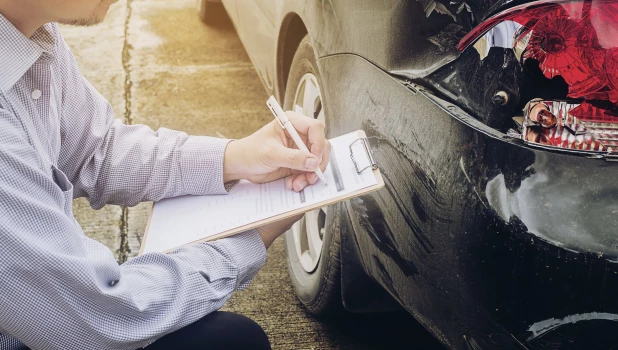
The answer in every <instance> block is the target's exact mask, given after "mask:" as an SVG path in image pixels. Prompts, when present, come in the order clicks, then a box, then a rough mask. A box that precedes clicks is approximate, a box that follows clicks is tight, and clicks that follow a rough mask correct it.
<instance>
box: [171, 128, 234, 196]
mask: <svg viewBox="0 0 618 350" xmlns="http://www.w3.org/2000/svg"><path fill="white" fill-rule="evenodd" d="M230 141H231V140H228V139H220V138H216V137H208V136H189V137H188V139H187V141H186V142H185V143H184V145H182V148H181V156H180V169H181V174H182V183H183V194H192V195H208V194H227V193H228V191H229V190H230V189H231V187H232V186H230V185H229V184H228V185H227V186H226V184H224V183H223V158H224V155H225V148H226V147H227V144H228V143H229V142H230Z"/></svg>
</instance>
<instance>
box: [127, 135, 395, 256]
mask: <svg viewBox="0 0 618 350" xmlns="http://www.w3.org/2000/svg"><path fill="white" fill-rule="evenodd" d="M356 135H357V136H358V137H357V138H356V140H355V141H353V142H352V143H351V144H350V145H349V151H350V158H351V160H352V162H353V164H354V168H355V170H356V173H357V174H359V175H360V174H362V173H364V172H365V171H372V172H373V174H374V176H375V181H376V184H375V185H371V186H368V187H364V188H361V189H359V190H356V191H353V192H348V193H346V194H343V195H341V196H337V197H333V198H329V199H328V200H325V201H320V202H317V203H313V204H310V205H307V206H303V207H301V208H298V209H294V210H290V211H286V212H284V213H281V214H278V215H274V216H271V217H268V218H265V219H262V220H257V221H254V222H251V223H249V224H246V225H242V226H238V227H234V228H232V229H229V230H226V231H223V232H220V233H217V234H214V235H211V236H208V237H205V238H202V239H196V240H194V241H191V242H188V243H185V244H181V245H178V246H175V247H172V248H169V249H167V250H164V251H163V252H164V253H169V252H171V251H174V250H176V249H178V248H180V247H182V246H184V245H187V244H194V243H198V242H209V241H214V240H218V239H221V238H226V237H230V236H233V235H235V234H238V233H242V232H245V231H248V230H251V229H254V228H257V227H260V226H263V225H266V224H269V223H272V222H276V221H280V220H283V219H286V218H289V217H292V216H296V215H299V214H303V213H306V212H310V211H312V210H315V209H318V208H322V207H325V206H328V205H332V204H336V203H339V202H342V201H345V200H347V199H350V198H354V197H358V196H361V195H364V194H368V193H371V192H374V191H377V190H379V189H381V188H382V187H384V180H383V179H382V174H381V173H380V169H379V168H378V165H377V164H376V162H375V159H374V157H373V152H372V150H371V146H370V145H369V141H368V139H367V136H366V134H365V132H364V131H363V130H358V131H356ZM355 150H356V151H355ZM359 151H360V152H362V155H363V156H365V157H363V158H364V159H360V158H361V157H359V156H360V154H357V153H355V152H359ZM363 160H364V161H365V162H363ZM156 205H157V203H155V204H154V205H153V207H152V210H151V212H150V216H149V218H148V223H147V224H146V231H145V233H144V237H143V239H142V244H141V247H140V250H139V254H138V255H142V254H144V249H145V247H146V243H147V242H148V233H149V231H150V228H151V223H152V218H153V213H154V208H155V206H156Z"/></svg>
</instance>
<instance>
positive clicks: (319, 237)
mask: <svg viewBox="0 0 618 350" xmlns="http://www.w3.org/2000/svg"><path fill="white" fill-rule="evenodd" d="M293 109H294V111H295V112H297V113H300V114H303V115H306V116H309V117H313V118H315V119H318V120H322V121H324V122H325V117H324V109H323V108H322V96H321V94H320V85H319V84H318V79H317V78H316V76H315V75H313V74H312V73H307V74H305V75H304V76H303V77H302V78H301V79H300V82H299V83H298V87H297V88H296V94H295V96H294V105H293ZM325 232H326V207H323V208H320V209H316V210H313V211H310V212H308V213H306V214H305V216H304V217H303V218H302V219H301V220H300V221H299V222H297V223H296V224H294V226H292V237H293V240H294V247H295V248H296V254H297V255H298V258H299V261H300V264H301V266H302V268H303V270H305V271H306V272H307V273H312V272H314V271H315V269H316V268H317V266H318V263H319V262H320V257H321V255H322V244H323V240H324V234H325Z"/></svg>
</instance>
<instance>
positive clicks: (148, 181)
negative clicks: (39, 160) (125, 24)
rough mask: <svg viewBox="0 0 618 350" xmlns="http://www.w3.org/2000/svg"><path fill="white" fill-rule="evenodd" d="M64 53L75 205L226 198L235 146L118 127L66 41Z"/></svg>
mask: <svg viewBox="0 0 618 350" xmlns="http://www.w3.org/2000/svg"><path fill="white" fill-rule="evenodd" d="M60 40H61V39H60ZM58 46H59V47H58V51H59V52H58V54H57V56H58V57H57V60H58V61H59V62H58V65H57V66H58V69H59V72H58V73H59V75H61V76H62V79H61V80H62V84H63V89H62V97H61V98H62V103H61V104H62V113H60V114H61V116H62V118H61V149H60V155H59V159H58V165H59V167H60V169H61V170H62V171H63V172H64V173H65V174H66V175H67V177H68V178H69V181H71V183H73V185H74V186H75V191H74V196H75V197H88V199H89V201H90V204H91V206H92V207H93V208H95V209H98V208H101V207H103V206H104V205H105V204H119V205H129V206H133V205H136V204H138V203H139V202H142V201H157V200H159V199H162V198H167V197H175V196H179V195H185V194H193V195H206V194H224V193H227V191H226V188H225V186H224V183H223V159H224V152H225V148H226V146H227V144H228V142H229V141H230V140H225V139H219V138H214V137H206V136H189V135H187V134H186V133H184V132H179V131H173V130H169V129H166V128H160V129H159V130H158V131H153V130H152V129H151V128H150V127H148V126H145V125H125V124H123V123H122V122H120V121H119V120H117V119H116V120H114V119H113V116H114V113H113V110H112V108H111V106H110V104H109V103H108V102H107V100H106V99H105V98H104V97H103V96H101V94H99V92H98V91H97V90H96V89H95V88H94V87H93V86H92V85H91V84H90V83H89V82H88V81H87V80H86V79H85V78H84V77H83V76H82V75H81V73H80V72H79V69H78V67H77V64H76V62H75V59H74V57H73V55H72V54H71V52H70V51H69V48H68V46H67V45H66V44H65V43H64V42H63V41H62V40H61V42H60V43H59V44H58ZM69 91H70V92H69ZM84 111H87V113H86V112H84ZM71 116H79V117H71Z"/></svg>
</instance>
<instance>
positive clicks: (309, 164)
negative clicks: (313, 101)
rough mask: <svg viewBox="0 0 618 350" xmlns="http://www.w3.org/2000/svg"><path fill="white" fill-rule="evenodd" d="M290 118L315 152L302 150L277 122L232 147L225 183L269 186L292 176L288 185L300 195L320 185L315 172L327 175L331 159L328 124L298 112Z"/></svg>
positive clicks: (227, 156)
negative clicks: (319, 171) (247, 181)
mask: <svg viewBox="0 0 618 350" xmlns="http://www.w3.org/2000/svg"><path fill="white" fill-rule="evenodd" d="M286 114H287V116H288V118H289V119H290V122H292V125H294V128H295V129H296V131H298V134H299V135H300V137H301V138H302V139H303V141H304V142H305V145H307V148H308V149H309V150H310V151H311V152H310V153H308V152H303V151H301V150H299V149H298V148H297V147H296V145H295V144H294V141H293V140H292V138H291V137H290V135H289V134H288V133H287V131H285V130H284V129H282V128H281V126H280V125H279V123H277V122H276V121H274V120H273V121H272V122H270V123H268V124H266V125H265V126H264V127H262V128H261V129H260V130H258V131H256V132H255V133H253V134H252V135H250V136H248V137H245V138H243V139H240V140H235V141H232V142H230V143H229V144H228V146H227V148H226V150H225V159H224V162H223V180H224V181H225V182H228V181H232V180H238V179H246V180H249V181H251V182H256V183H265V182H270V181H274V180H278V179H281V178H283V177H286V176H290V177H289V178H288V179H287V182H286V184H287V186H288V188H290V189H294V191H297V192H298V191H302V190H303V189H304V188H305V187H307V186H308V185H310V184H311V185H313V184H315V183H316V182H317V181H318V176H317V175H316V174H315V173H314V172H313V171H315V169H316V168H317V167H318V165H319V166H320V168H321V169H322V170H323V171H324V170H325V169H326V165H327V164H328V160H329V157H330V143H329V142H328V141H327V140H326V138H325V136H324V123H323V122H321V121H319V120H316V119H311V118H309V117H305V116H303V115H300V114H298V113H294V112H286Z"/></svg>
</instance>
